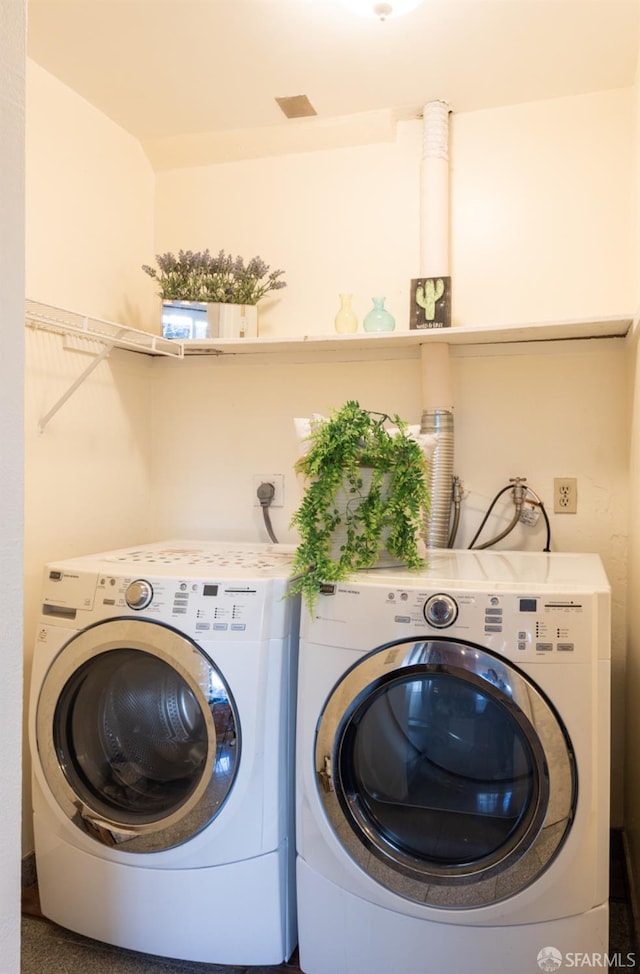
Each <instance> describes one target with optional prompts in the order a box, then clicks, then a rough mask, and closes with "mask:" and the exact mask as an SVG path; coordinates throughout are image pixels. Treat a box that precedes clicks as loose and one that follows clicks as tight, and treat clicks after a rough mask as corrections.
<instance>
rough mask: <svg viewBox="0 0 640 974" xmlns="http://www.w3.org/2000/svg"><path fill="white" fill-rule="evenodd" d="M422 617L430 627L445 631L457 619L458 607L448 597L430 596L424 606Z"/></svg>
mask: <svg viewBox="0 0 640 974" xmlns="http://www.w3.org/2000/svg"><path fill="white" fill-rule="evenodd" d="M423 611H424V617H425V619H426V620H427V622H428V623H429V625H430V626H434V627H435V628H436V629H446V628H447V626H451V625H453V623H454V622H455V621H456V619H457V618H458V606H457V603H456V601H455V599H452V598H451V596H450V595H443V594H438V595H432V596H431V597H430V598H428V599H427V601H426V602H425V604H424V610H423Z"/></svg>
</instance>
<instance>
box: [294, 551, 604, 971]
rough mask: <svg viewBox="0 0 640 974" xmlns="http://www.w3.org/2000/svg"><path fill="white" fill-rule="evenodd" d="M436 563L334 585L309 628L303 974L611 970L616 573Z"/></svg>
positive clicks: (488, 555)
mask: <svg viewBox="0 0 640 974" xmlns="http://www.w3.org/2000/svg"><path fill="white" fill-rule="evenodd" d="M428 559H429V562H428V566H427V567H426V568H425V569H424V570H422V571H421V572H418V573H407V572H403V571H402V570H400V569H396V570H391V571H387V570H383V571H370V572H367V573H364V572H362V573H358V574H357V575H354V576H353V577H352V579H351V580H350V581H348V582H346V583H339V584H335V585H327V586H325V592H324V593H323V594H321V595H320V597H319V599H318V602H317V605H316V607H315V610H314V613H313V616H312V617H311V616H310V615H309V613H308V611H307V610H306V609H304V608H303V617H302V622H301V633H300V660H299V689H298V731H297V758H296V760H297V786H296V788H297V799H296V814H297V823H296V828H297V849H298V858H297V883H298V930H299V947H300V966H301V967H302V970H303V971H305V972H307V974H338V972H339V974H391V972H393V974H460V972H461V971H474V974H494V972H495V971H500V972H501V974H527V972H532V974H538V972H539V971H540V970H541V969H542V970H556V969H557V968H558V966H559V964H558V961H559V960H560V962H561V963H564V964H566V965H567V966H579V964H580V963H582V962H584V957H585V956H587V955H588V960H587V962H588V963H589V962H590V963H592V964H594V963H595V964H597V963H598V961H597V958H596V959H595V960H594V955H596V954H599V955H600V962H601V963H602V957H603V953H604V952H606V951H607V949H608V856H609V737H610V734H609V720H610V703H609V693H610V591H609V584H608V582H607V578H606V576H605V573H604V571H603V568H602V565H601V562H600V559H599V558H598V557H597V556H596V555H582V554H580V555H571V554H538V553H512V552H503V551H500V552H489V551H479V552H474V551H460V552H456V551H430V552H429V554H428ZM576 955H579V957H577V956H576ZM549 965H551V966H549Z"/></svg>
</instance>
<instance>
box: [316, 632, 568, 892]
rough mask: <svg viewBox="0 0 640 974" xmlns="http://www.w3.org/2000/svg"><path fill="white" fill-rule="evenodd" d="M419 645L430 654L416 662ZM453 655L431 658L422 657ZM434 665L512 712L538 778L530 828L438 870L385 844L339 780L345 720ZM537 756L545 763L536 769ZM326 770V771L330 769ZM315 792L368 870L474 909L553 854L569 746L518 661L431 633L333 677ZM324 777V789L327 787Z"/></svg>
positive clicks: (564, 808) (562, 824)
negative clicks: (500, 846) (480, 857)
mask: <svg viewBox="0 0 640 974" xmlns="http://www.w3.org/2000/svg"><path fill="white" fill-rule="evenodd" d="M417 653H422V655H426V658H427V662H425V663H421V664H416V663H415V658H416V654H417ZM443 654H444V655H445V656H446V657H448V658H450V659H454V660H455V665H452V664H451V662H448V663H445V664H443V663H442V662H438V663H437V664H434V663H429V662H428V658H429V656H430V655H431V656H435V657H438V656H439V657H441V656H442V655H443ZM490 669H492V670H493V671H494V672H495V671H496V669H497V670H498V672H499V673H501V674H503V675H504V676H506V677H507V679H505V680H504V681H503V682H504V683H505V684H506V685H507V687H508V690H509V692H508V693H505V691H503V690H500V691H499V690H498V689H497V688H496V687H495V686H494V684H493V683H492V682H491V681H490V680H488V679H487V678H486V676H483V672H484V673H485V674H486V673H487V671H488V670H490ZM434 673H448V674H449V675H451V676H453V677H457V678H459V679H463V680H464V679H469V682H470V683H474V684H476V685H477V683H478V681H481V682H482V685H483V689H484V692H485V693H486V694H487V695H489V696H492V697H493V698H494V699H495V700H497V701H498V702H499V703H501V704H503V705H504V706H507V707H509V709H510V712H511V714H512V716H515V715H516V714H517V722H518V725H519V726H520V727H521V728H522V729H523V730H524V734H525V739H526V740H527V743H528V745H529V746H530V747H531V750H532V754H533V755H534V758H535V763H536V765H537V766H538V772H539V774H540V775H544V778H545V779H546V782H545V781H541V783H540V784H541V787H540V789H539V794H538V795H536V796H535V800H534V803H533V807H532V809H531V810H530V812H529V815H528V819H527V826H526V828H525V830H524V832H523V833H522V834H519V835H518V841H517V842H516V843H515V845H514V846H513V847H512V848H510V849H507V850H505V854H504V856H500V855H498V854H496V856H494V857H491V858H490V860H489V861H487V862H486V863H484V864H483V863H482V862H480V863H479V864H478V863H476V864H472V865H471V866H467V865H461V866H460V867H459V868H454V867H445V868H443V867H442V866H440V865H439V864H437V863H431V862H429V861H428V860H411V859H409V858H408V857H407V856H402V855H400V854H399V853H398V850H397V849H395V848H394V847H393V846H391V845H390V844H389V843H386V842H385V841H384V839H383V838H382V837H381V835H380V834H379V833H378V832H376V830H375V829H373V828H371V827H367V822H366V821H363V819H362V815H361V814H360V810H359V808H358V807H357V801H356V802H354V800H353V798H350V797H349V796H348V795H347V794H346V793H345V789H344V788H343V785H342V781H341V779H340V775H341V771H340V767H341V760H342V747H343V742H344V739H345V735H346V733H347V730H348V728H349V725H350V723H351V721H352V720H354V718H355V717H356V716H357V714H358V713H359V712H360V711H361V709H362V707H363V705H364V703H365V701H367V700H368V699H370V697H371V696H372V695H374V694H376V695H377V694H379V693H380V692H381V691H382V690H384V688H385V687H388V686H390V685H391V684H392V683H394V682H397V681H398V679H399V678H402V676H403V674H404V679H405V680H407V681H408V680H409V679H411V680H419V679H420V677H421V676H422V677H426V676H429V675H430V674H434ZM540 762H542V766H541V767H540ZM328 769H329V775H328V773H327V771H328ZM315 772H316V774H315V779H316V786H317V793H318V796H319V798H320V801H321V803H322V806H323V808H324V811H325V813H326V815H327V817H328V820H329V823H330V825H331V827H332V830H333V832H334V834H335V835H336V838H337V839H338V840H339V842H340V843H341V845H342V847H343V848H344V849H345V851H346V852H347V853H348V855H349V857H350V858H351V859H352V860H353V861H354V862H356V863H357V864H358V865H359V866H360V867H361V868H362V869H363V870H364V871H365V873H367V874H368V875H369V876H371V877H372V878H373V879H375V880H376V881H377V882H379V883H380V884H381V885H382V886H384V887H385V888H387V889H390V890H392V891H394V892H397V893H398V894H399V895H401V896H404V897H406V898H407V899H411V900H415V901H417V902H419V903H423V904H425V905H430V906H435V907H440V908H447V909H473V908H475V907H480V906H486V905H488V904H490V903H494V902H499V901H500V900H503V899H506V898H508V897H511V896H513V895H515V894H516V893H517V892H519V891H520V890H522V889H525V888H526V887H527V886H529V885H530V884H531V883H532V882H533V881H534V880H535V879H536V878H537V877H538V876H539V875H540V873H541V872H542V871H544V869H546V868H547V867H548V866H549V865H550V863H551V862H552V861H553V859H554V858H555V856H556V855H557V853H558V851H559V850H560V848H561V846H562V844H563V842H564V840H565V839H566V836H567V834H568V831H569V828H570V825H571V822H572V819H573V815H574V810H575V802H576V797H577V775H576V767H575V760H574V757H573V751H572V748H571V744H570V742H569V740H568V735H567V734H566V732H565V730H564V728H563V726H562V724H561V721H560V719H559V717H558V715H557V714H556V712H555V710H554V709H553V707H552V706H551V704H550V703H549V702H548V700H547V699H546V697H545V696H544V695H543V694H542V693H541V692H540V691H539V690H538V689H537V688H536V687H535V686H534V685H533V684H532V683H531V682H530V681H529V680H528V679H527V678H526V677H525V676H524V674H522V673H521V672H520V671H519V670H518V669H517V668H516V667H515V666H513V665H512V664H510V663H509V661H507V660H505V659H504V658H502V657H499V656H495V655H494V654H492V653H490V652H488V651H486V650H484V649H482V648H481V647H479V646H475V645H473V644H469V643H461V642H459V641H458V640H454V639H449V640H448V639H446V638H438V639H433V640H414V641H402V642H398V643H392V644H389V645H386V646H383V647H381V648H380V649H377V650H375V651H374V652H372V653H370V654H369V655H368V656H366V657H364V658H363V659H362V660H361V661H360V662H358V663H356V664H355V665H354V666H352V667H351V668H350V669H349V670H348V671H347V673H346V674H345V675H344V676H343V677H342V679H341V680H340V681H339V682H338V683H337V684H336V686H335V687H334V689H333V691H332V692H331V694H330V696H329V698H328V700H327V701H326V703H325V706H324V707H323V710H322V713H321V715H320V720H319V722H318V728H317V732H316V744H315ZM328 778H330V785H331V786H330V787H327V783H328Z"/></svg>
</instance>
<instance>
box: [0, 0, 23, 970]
mask: <svg viewBox="0 0 640 974" xmlns="http://www.w3.org/2000/svg"><path fill="white" fill-rule="evenodd" d="M24 32H25V6H24V4H23V3H3V4H0V131H1V132H2V154H1V156H0V213H1V214H2V227H1V228H0V308H2V313H1V316H0V328H1V329H2V355H1V356H0V412H1V414H2V424H1V425H0V572H1V573H2V579H3V584H2V590H1V592H0V613H1V615H2V638H1V640H0V679H1V680H2V691H3V704H2V708H0V739H1V740H2V747H3V761H2V794H3V798H2V811H1V812H0V958H1V965H2V971H3V974H18V971H19V970H20V895H19V890H20V845H19V841H20V840H19V836H20V778H21V773H20V701H21V686H22V584H21V570H22V525H23V506H22V486H23V479H22V393H23V328H22V305H23V284H24V103H25V93H24V87H25V80H24Z"/></svg>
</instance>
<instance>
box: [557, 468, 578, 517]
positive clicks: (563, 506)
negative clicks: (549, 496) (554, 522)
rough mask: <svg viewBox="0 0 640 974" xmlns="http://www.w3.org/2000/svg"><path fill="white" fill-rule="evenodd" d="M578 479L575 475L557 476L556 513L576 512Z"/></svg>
mask: <svg viewBox="0 0 640 974" xmlns="http://www.w3.org/2000/svg"><path fill="white" fill-rule="evenodd" d="M577 510H578V481H577V479H576V478H575V477H555V478H554V481H553V511H554V514H576V513H577Z"/></svg>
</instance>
